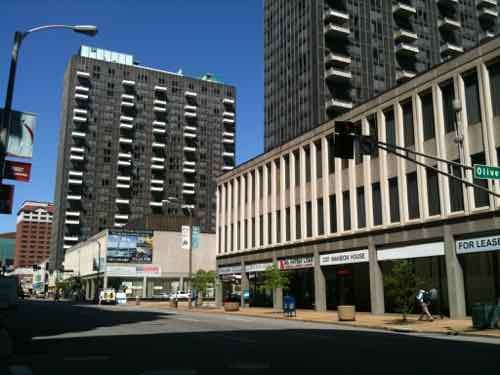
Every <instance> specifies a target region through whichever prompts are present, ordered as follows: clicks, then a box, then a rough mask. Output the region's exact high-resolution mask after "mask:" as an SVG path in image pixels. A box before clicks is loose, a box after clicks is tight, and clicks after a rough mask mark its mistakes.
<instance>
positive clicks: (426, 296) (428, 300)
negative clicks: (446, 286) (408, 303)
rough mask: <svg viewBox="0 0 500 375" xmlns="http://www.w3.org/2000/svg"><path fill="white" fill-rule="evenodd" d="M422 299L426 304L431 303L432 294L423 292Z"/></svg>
mask: <svg viewBox="0 0 500 375" xmlns="http://www.w3.org/2000/svg"><path fill="white" fill-rule="evenodd" d="M423 301H424V303H427V304H429V303H431V301H432V295H431V293H430V292H424V295H423Z"/></svg>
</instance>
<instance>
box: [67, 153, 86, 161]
mask: <svg viewBox="0 0 500 375" xmlns="http://www.w3.org/2000/svg"><path fill="white" fill-rule="evenodd" d="M69 160H74V161H84V160H85V157H84V156H83V155H75V154H70V155H69Z"/></svg>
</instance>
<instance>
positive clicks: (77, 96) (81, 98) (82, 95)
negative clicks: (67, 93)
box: [75, 93, 89, 100]
mask: <svg viewBox="0 0 500 375" xmlns="http://www.w3.org/2000/svg"><path fill="white" fill-rule="evenodd" d="M75 99H78V100H89V96H88V95H87V94H79V93H76V94H75Z"/></svg>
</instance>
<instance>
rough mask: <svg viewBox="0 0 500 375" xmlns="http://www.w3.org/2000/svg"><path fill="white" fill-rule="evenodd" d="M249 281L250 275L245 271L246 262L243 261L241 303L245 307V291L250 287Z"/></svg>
mask: <svg viewBox="0 0 500 375" xmlns="http://www.w3.org/2000/svg"><path fill="white" fill-rule="evenodd" d="M249 285H250V284H249V282H248V277H247V273H246V271H245V262H243V261H242V262H241V302H240V305H241V306H242V307H245V298H243V292H244V291H245V289H247V288H249Z"/></svg>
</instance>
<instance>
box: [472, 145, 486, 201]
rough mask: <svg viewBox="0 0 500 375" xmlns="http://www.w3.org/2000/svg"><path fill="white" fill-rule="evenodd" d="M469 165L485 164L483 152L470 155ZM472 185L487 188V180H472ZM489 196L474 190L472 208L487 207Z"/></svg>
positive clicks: (482, 191)
mask: <svg viewBox="0 0 500 375" xmlns="http://www.w3.org/2000/svg"><path fill="white" fill-rule="evenodd" d="M470 158H471V163H472V165H474V164H483V165H484V164H486V159H485V155H484V152H479V153H477V154H474V155H471V157H470ZM473 182H474V184H476V185H479V186H482V187H484V188H486V189H487V188H488V180H483V179H477V178H474V180H473ZM489 198H490V197H489V194H488V193H487V192H485V191H484V190H481V189H478V188H474V206H475V207H476V208H479V207H485V206H489V204H490V199H489Z"/></svg>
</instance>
